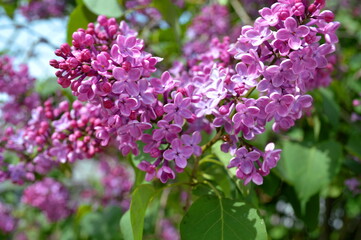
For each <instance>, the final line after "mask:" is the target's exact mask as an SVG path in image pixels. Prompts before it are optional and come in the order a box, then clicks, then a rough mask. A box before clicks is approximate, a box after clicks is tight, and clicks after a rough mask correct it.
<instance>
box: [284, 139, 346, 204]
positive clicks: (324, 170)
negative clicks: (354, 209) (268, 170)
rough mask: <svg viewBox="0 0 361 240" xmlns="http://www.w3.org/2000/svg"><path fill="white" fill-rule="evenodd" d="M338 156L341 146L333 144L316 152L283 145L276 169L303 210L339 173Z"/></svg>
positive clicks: (295, 145)
mask: <svg viewBox="0 0 361 240" xmlns="http://www.w3.org/2000/svg"><path fill="white" fill-rule="evenodd" d="M341 154H342V147H341V145H340V144H339V143H337V142H334V141H327V142H324V143H322V144H320V146H319V148H316V147H315V146H314V147H305V146H302V145H300V144H297V143H291V142H285V143H284V147H283V152H282V157H281V160H280V162H279V167H278V168H279V169H280V171H281V172H282V173H283V176H284V177H285V178H286V179H287V180H288V182H289V183H290V184H291V185H293V186H294V187H295V190H296V192H297V195H298V198H299V199H300V200H301V202H302V205H303V206H305V204H306V202H307V201H308V199H309V198H310V197H311V196H313V195H315V194H316V193H318V192H319V191H321V190H322V189H323V188H324V187H326V186H327V185H328V184H329V183H330V181H331V180H332V178H333V177H334V176H335V174H336V173H337V172H338V170H339V167H340V163H339V161H340V157H341Z"/></svg>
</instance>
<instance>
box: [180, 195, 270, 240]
mask: <svg viewBox="0 0 361 240" xmlns="http://www.w3.org/2000/svg"><path fill="white" fill-rule="evenodd" d="M180 233H181V238H182V240H200V239H207V240H220V239H224V240H227V239H233V240H237V239H257V240H262V239H267V232H266V226H265V223H264V221H263V219H262V218H261V217H260V216H259V215H258V213H257V210H256V209H254V208H251V207H250V206H248V205H246V204H245V203H243V202H239V201H234V200H231V199H226V198H217V197H212V196H204V197H201V198H199V199H198V200H197V201H195V202H194V203H193V205H192V206H191V207H190V209H189V210H188V212H187V213H186V215H185V216H184V217H183V219H182V222H181V224H180Z"/></svg>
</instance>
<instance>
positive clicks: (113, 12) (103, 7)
mask: <svg viewBox="0 0 361 240" xmlns="http://www.w3.org/2000/svg"><path fill="white" fill-rule="evenodd" d="M83 2H84V4H85V5H86V6H87V7H88V9H89V10H90V11H92V12H93V13H95V14H97V15H105V16H107V17H116V18H118V17H120V16H122V15H123V10H122V8H121V6H120V4H119V3H118V1H117V0H83Z"/></svg>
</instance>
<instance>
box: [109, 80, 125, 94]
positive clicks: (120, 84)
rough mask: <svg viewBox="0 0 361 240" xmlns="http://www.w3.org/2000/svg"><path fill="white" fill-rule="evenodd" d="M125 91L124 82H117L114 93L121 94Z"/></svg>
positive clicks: (113, 88) (113, 89) (114, 85)
mask: <svg viewBox="0 0 361 240" xmlns="http://www.w3.org/2000/svg"><path fill="white" fill-rule="evenodd" d="M123 91H124V83H123V82H115V83H114V84H113V86H112V92H113V93H116V94H120V93H122V92H123Z"/></svg>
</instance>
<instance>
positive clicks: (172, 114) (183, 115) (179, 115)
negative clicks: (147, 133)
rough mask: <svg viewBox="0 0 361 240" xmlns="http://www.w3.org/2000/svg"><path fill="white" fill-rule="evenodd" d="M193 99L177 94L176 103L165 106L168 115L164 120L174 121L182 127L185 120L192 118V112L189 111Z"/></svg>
mask: <svg viewBox="0 0 361 240" xmlns="http://www.w3.org/2000/svg"><path fill="white" fill-rule="evenodd" d="M190 103H191V99H189V98H183V96H182V94H181V93H177V94H176V95H175V97H174V103H168V104H166V105H165V106H164V111H165V112H166V113H167V114H166V115H165V116H164V119H165V120H167V121H169V122H170V121H172V120H174V122H175V123H176V124H178V125H180V126H182V125H183V121H184V119H188V118H191V117H192V112H191V111H190V110H189V109H188V106H189V104H190Z"/></svg>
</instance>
